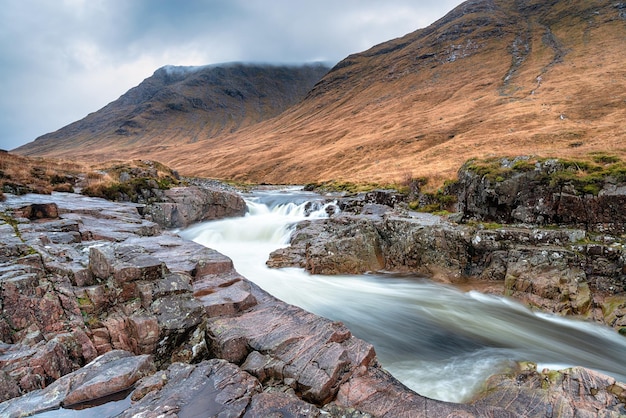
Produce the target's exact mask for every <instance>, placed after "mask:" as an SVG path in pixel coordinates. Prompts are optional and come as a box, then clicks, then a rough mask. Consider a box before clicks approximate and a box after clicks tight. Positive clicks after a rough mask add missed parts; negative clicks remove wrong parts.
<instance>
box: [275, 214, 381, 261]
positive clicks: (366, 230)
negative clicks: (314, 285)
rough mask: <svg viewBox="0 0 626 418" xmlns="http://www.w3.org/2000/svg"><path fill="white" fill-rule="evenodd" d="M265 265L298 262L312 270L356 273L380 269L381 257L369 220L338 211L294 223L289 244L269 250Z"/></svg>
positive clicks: (375, 233)
mask: <svg viewBox="0 0 626 418" xmlns="http://www.w3.org/2000/svg"><path fill="white" fill-rule="evenodd" d="M268 265H270V266H271V267H288V266H298V267H302V268H305V269H307V270H308V271H310V272H311V273H313V274H358V273H364V272H366V271H377V270H380V269H382V268H383V267H384V261H383V259H382V256H381V253H380V242H379V234H378V231H377V230H376V228H375V227H374V225H373V223H372V222H371V220H370V219H368V218H367V217H358V216H347V215H341V216H336V217H334V218H331V219H323V220H316V221H305V222H301V223H300V224H298V226H297V229H296V231H295V232H294V234H293V235H292V237H291V246H290V247H289V248H288V249H281V250H277V251H275V252H273V253H272V254H271V255H270V261H269V262H268Z"/></svg>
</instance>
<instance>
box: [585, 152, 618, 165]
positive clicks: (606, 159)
mask: <svg viewBox="0 0 626 418" xmlns="http://www.w3.org/2000/svg"><path fill="white" fill-rule="evenodd" d="M589 155H591V158H592V160H593V161H594V162H596V163H598V164H615V163H619V162H621V161H622V160H621V158H619V157H618V156H616V155H611V154H606V153H604V152H592V153H590V154H589Z"/></svg>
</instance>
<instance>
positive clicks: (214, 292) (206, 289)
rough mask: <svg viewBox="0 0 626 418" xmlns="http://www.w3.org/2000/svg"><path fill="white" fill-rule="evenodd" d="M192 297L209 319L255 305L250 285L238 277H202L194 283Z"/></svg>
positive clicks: (231, 313) (232, 313)
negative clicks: (196, 300) (200, 305)
mask: <svg viewBox="0 0 626 418" xmlns="http://www.w3.org/2000/svg"><path fill="white" fill-rule="evenodd" d="M193 288H194V293H193V294H194V297H195V298H196V299H198V300H199V301H200V303H202V305H203V306H204V309H205V311H206V313H207V315H208V316H209V317H216V316H224V315H229V316H231V315H234V314H236V313H239V312H241V311H244V310H246V309H248V308H250V307H252V306H254V305H256V303H257V301H256V298H255V297H254V296H253V295H252V293H251V292H252V289H251V287H250V284H249V283H248V282H246V281H244V280H243V278H242V277H240V276H238V275H231V276H224V275H222V276H218V277H216V276H214V275H210V276H204V277H203V278H201V279H198V280H196V281H195V282H194V285H193Z"/></svg>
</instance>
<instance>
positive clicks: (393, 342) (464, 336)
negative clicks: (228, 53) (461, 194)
mask: <svg viewBox="0 0 626 418" xmlns="http://www.w3.org/2000/svg"><path fill="white" fill-rule="evenodd" d="M307 201H320V199H319V196H317V195H314V194H311V193H304V192H301V191H297V190H295V189H288V190H282V191H259V192H256V193H254V194H251V195H250V196H247V202H248V208H249V213H248V214H247V215H246V216H245V217H242V218H235V219H226V220H221V221H213V222H206V223H202V224H198V225H195V226H192V227H190V228H188V229H185V230H182V231H179V234H180V235H181V236H183V237H185V238H187V239H191V240H193V241H196V242H198V243H200V244H203V245H205V246H207V247H210V248H213V249H215V250H217V251H219V252H221V253H223V254H225V255H227V256H229V257H231V258H232V259H233V262H234V264H235V268H236V269H237V271H239V273H241V274H242V275H244V276H245V277H246V278H248V279H249V280H252V281H254V282H255V283H257V284H258V285H259V286H261V287H262V288H264V289H265V290H266V291H268V292H270V293H271V294H273V295H274V296H276V297H278V298H280V299H282V300H284V301H285V302H288V303H291V304H293V305H297V306H300V307H302V308H304V309H306V310H308V311H310V312H313V313H316V314H318V315H321V316H324V317H327V318H329V319H332V320H338V321H342V322H344V323H345V324H346V325H347V326H348V327H349V328H350V330H351V331H352V333H353V334H354V335H356V336H357V337H359V338H362V339H364V340H366V341H368V342H370V343H372V344H373V345H374V346H375V348H376V352H377V355H378V358H379V359H380V361H381V363H382V364H383V366H384V367H385V368H386V369H387V370H388V371H389V372H391V373H392V374H393V375H394V376H396V378H398V379H399V380H401V381H402V382H403V383H404V384H405V385H407V386H408V387H410V388H411V389H413V390H415V391H416V392H418V393H420V394H422V395H424V396H428V397H430V398H434V399H440V400H445V401H451V402H463V401H466V400H467V399H469V398H470V397H471V395H472V394H473V393H474V392H475V391H476V390H478V389H479V388H480V386H481V384H482V383H483V382H484V381H485V379H486V378H487V377H488V376H489V375H491V374H493V373H497V372H498V371H503V370H505V369H506V368H507V366H508V365H510V364H511V362H513V361H532V362H536V363H538V364H539V368H540V370H541V368H543V367H550V368H557V367H558V368H561V367H568V366H575V365H579V366H584V367H588V368H592V369H595V370H599V371H602V372H605V373H607V374H610V375H612V376H614V377H615V378H617V379H618V380H619V381H622V382H624V381H626V362H625V361H624V359H625V358H626V338H624V337H623V336H620V335H619V334H617V333H616V332H614V331H613V330H612V329H609V328H606V327H601V326H598V325H595V324H591V323H587V322H580V321H575V320H571V319H565V318H561V317H556V316H552V315H546V314H537V313H533V312H531V311H529V310H528V309H526V308H525V307H523V306H522V305H520V304H518V303H516V302H514V301H511V300H508V299H505V298H501V297H495V296H488V295H484V294H481V293H478V292H474V291H471V292H462V291H459V290H457V289H455V288H452V287H448V286H444V285H440V284H436V283H432V282H430V281H428V280H425V279H420V278H415V277H398V276H390V275H361V276H312V275H310V274H308V273H306V272H305V271H303V270H300V269H269V268H267V267H266V265H265V261H266V260H267V258H268V255H269V253H270V252H272V251H273V250H275V249H277V248H280V247H284V246H287V245H288V244H289V236H290V233H291V232H292V230H293V228H294V226H295V224H296V223H297V222H298V221H301V220H304V219H307V217H306V216H305V212H306V211H305V207H306V202H307ZM324 209H325V208H324V207H323V206H319V210H317V211H314V212H313V213H311V214H310V215H309V218H314V217H326V216H327V214H326V211H325V210H324Z"/></svg>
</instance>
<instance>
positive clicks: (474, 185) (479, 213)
mask: <svg viewBox="0 0 626 418" xmlns="http://www.w3.org/2000/svg"><path fill="white" fill-rule="evenodd" d="M527 161H529V158H528V157H518V158H516V159H513V160H509V159H502V160H499V161H495V162H490V163H489V164H491V165H485V166H481V165H477V164H476V163H475V162H469V163H467V164H465V165H464V166H463V167H461V169H460V170H459V174H458V184H457V186H456V190H457V192H458V195H457V201H458V211H459V212H460V213H462V214H463V217H464V218H465V219H478V220H483V221H488V222H501V223H524V224H533V225H549V224H558V225H568V226H573V227H580V228H584V229H586V230H588V231H594V232H601V233H611V234H615V235H620V234H623V233H624V232H626V214H625V213H624V211H623V210H622V208H623V207H624V205H626V184H623V183H620V182H618V181H617V180H616V178H615V177H614V176H612V175H611V174H610V173H609V174H606V175H604V177H602V178H597V177H598V174H597V173H598V172H601V171H602V170H603V167H600V166H597V167H594V170H595V172H594V171H593V170H592V172H594V173H595V174H594V175H591V174H588V173H583V171H584V170H583V168H581V167H584V165H583V163H580V166H579V165H577V164H576V163H572V162H567V161H561V160H543V161H538V162H536V163H534V164H531V163H530V162H527ZM485 164H486V163H485ZM578 173H580V175H578ZM583 174H584V175H586V176H587V177H584V176H583Z"/></svg>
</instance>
